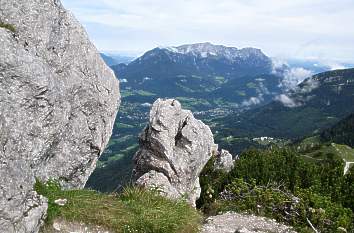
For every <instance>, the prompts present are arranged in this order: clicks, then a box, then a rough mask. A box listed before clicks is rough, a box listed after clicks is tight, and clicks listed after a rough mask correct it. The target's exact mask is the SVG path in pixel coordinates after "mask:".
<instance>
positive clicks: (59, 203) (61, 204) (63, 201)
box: [54, 199, 68, 206]
mask: <svg viewBox="0 0 354 233" xmlns="http://www.w3.org/2000/svg"><path fill="white" fill-rule="evenodd" d="M67 202H68V200H67V199H57V200H55V201H54V203H55V204H57V205H59V206H65V205H66V203H67Z"/></svg>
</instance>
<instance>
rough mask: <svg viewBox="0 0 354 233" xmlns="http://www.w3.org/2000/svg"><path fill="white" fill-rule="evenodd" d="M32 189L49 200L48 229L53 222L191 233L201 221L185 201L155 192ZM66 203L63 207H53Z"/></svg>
mask: <svg viewBox="0 0 354 233" xmlns="http://www.w3.org/2000/svg"><path fill="white" fill-rule="evenodd" d="M35 189H36V191H37V192H38V193H40V194H42V195H43V196H46V197H47V198H48V204H49V207H48V217H47V227H48V225H49V224H50V223H51V222H52V221H53V220H54V219H56V218H63V219H65V220H67V221H69V222H70V221H75V222H83V223H87V224H93V225H99V226H102V227H104V228H106V229H109V230H111V231H113V232H146V233H150V232H151V233H173V232H181V233H193V232H198V229H199V224H200V221H201V217H200V215H199V213H198V212H197V211H196V210H195V209H193V208H191V207H190V206H189V205H188V204H187V203H186V202H185V201H183V200H178V201H171V200H168V199H167V198H164V197H161V196H160V195H158V193H157V192H153V191H145V190H141V189H137V188H128V189H126V190H125V191H124V192H123V193H122V194H120V195H116V194H114V195H113V194H111V195H108V194H102V193H98V192H96V191H91V190H71V191H62V190H61V189H60V187H59V186H58V185H57V184H56V183H55V182H48V183H47V184H43V183H40V182H37V183H36V185H35ZM63 198H64V199H67V201H68V202H67V204H66V205H65V206H59V205H57V204H55V203H54V201H55V200H57V199H63Z"/></svg>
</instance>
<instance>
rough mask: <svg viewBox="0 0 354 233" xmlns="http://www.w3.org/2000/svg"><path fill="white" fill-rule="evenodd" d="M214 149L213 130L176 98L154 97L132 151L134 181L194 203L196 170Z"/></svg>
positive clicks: (196, 180)
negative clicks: (137, 143) (137, 145)
mask: <svg viewBox="0 0 354 233" xmlns="http://www.w3.org/2000/svg"><path fill="white" fill-rule="evenodd" d="M216 150H217V145H215V144H214V139H213V134H212V132H211V130H210V129H209V127H208V126H207V125H205V124H204V123H203V122H201V121H199V120H196V119H195V118H194V117H193V114H192V112H191V111H189V110H183V109H182V108H181V104H180V103H179V102H178V101H177V100H173V99H167V100H162V99H158V100H157V101H156V102H155V103H154V104H153V106H152V109H151V111H150V120H149V124H148V126H147V127H146V128H145V130H144V132H143V133H142V134H141V135H140V149H139V151H138V152H137V153H136V155H135V158H134V160H135V169H134V175H135V179H136V180H137V181H136V183H137V184H139V185H141V186H145V187H157V188H160V189H161V191H163V192H164V193H165V194H166V195H167V196H168V197H171V198H178V197H187V199H188V201H189V202H190V203H191V204H192V205H195V201H196V199H198V198H199V196H200V185H199V174H200V172H201V171H202V169H203V167H204V166H205V164H206V163H207V162H208V160H209V159H210V157H211V155H212V153H213V152H214V151H216Z"/></svg>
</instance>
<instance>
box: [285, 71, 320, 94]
mask: <svg viewBox="0 0 354 233" xmlns="http://www.w3.org/2000/svg"><path fill="white" fill-rule="evenodd" d="M312 75H313V73H312V71H310V70H307V69H304V68H302V67H295V68H290V69H289V70H286V71H285V73H284V74H283V76H284V78H283V80H282V82H281V83H280V87H281V88H283V89H284V91H289V90H293V89H296V88H297V85H299V84H300V83H301V82H303V81H304V80H305V79H306V78H309V77H311V76H312Z"/></svg>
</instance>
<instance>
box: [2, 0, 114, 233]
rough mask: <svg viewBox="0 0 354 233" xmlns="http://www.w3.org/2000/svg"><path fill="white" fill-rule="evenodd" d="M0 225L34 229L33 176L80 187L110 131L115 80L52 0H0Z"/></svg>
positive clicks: (38, 216)
mask: <svg viewBox="0 0 354 233" xmlns="http://www.w3.org/2000/svg"><path fill="white" fill-rule="evenodd" d="M0 21H1V22H3V23H6V24H9V25H12V26H13V28H14V29H15V30H14V31H13V30H8V29H6V28H4V27H0V110H1V111H0V232H6V233H11V232H16V233H22V232H37V231H38V229H39V226H40V224H41V221H42V219H43V218H44V216H45V212H46V200H45V198H43V197H40V196H39V195H38V194H37V193H36V192H35V191H33V185H34V182H35V178H38V179H40V180H47V179H50V178H53V179H58V180H60V182H61V183H62V185H63V186H64V187H66V188H80V187H83V186H84V184H85V182H86V180H87V178H88V176H89V175H90V173H91V172H92V171H93V169H94V168H95V164H96V161H97V159H98V157H99V156H100V154H101V152H102V151H103V149H104V147H105V145H106V144H107V142H108V140H109V137H110V135H111V133H112V127H113V123H114V119H115V116H116V113H117V109H118V106H119V101H120V95H119V84H118V80H117V79H116V78H115V76H114V74H113V72H112V71H111V70H110V69H109V68H108V67H107V66H106V65H105V64H104V62H103V61H102V59H101V58H100V56H99V53H98V52H97V50H96V48H95V47H94V46H93V45H92V43H91V42H90V41H89V40H88V36H87V34H86V32H85V31H84V29H83V28H82V26H81V25H80V24H79V23H78V22H77V21H76V20H75V18H74V17H73V16H72V15H71V14H70V13H69V12H67V11H66V10H65V9H64V8H63V6H62V5H61V3H60V1H59V0H1V2H0Z"/></svg>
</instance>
